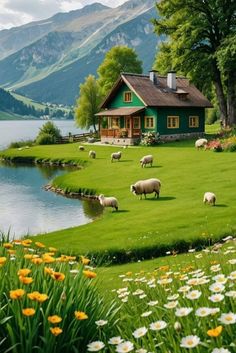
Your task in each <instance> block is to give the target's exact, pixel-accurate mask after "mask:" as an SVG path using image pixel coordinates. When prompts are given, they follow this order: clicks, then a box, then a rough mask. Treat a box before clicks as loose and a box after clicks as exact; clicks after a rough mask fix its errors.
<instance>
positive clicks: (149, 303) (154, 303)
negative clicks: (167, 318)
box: [148, 300, 158, 306]
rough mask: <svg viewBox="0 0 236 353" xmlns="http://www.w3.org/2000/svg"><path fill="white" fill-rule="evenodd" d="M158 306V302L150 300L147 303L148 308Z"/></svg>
mask: <svg viewBox="0 0 236 353" xmlns="http://www.w3.org/2000/svg"><path fill="white" fill-rule="evenodd" d="M157 304H158V300H151V301H150V302H148V305H149V306H155V305H157Z"/></svg>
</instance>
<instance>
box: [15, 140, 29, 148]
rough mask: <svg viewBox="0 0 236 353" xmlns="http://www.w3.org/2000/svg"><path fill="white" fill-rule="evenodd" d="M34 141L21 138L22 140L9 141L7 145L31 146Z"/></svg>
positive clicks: (16, 146)
mask: <svg viewBox="0 0 236 353" xmlns="http://www.w3.org/2000/svg"><path fill="white" fill-rule="evenodd" d="M34 143H35V141H34V140H25V141H24V140H22V141H15V142H11V143H10V145H9V148H20V147H27V146H29V147H31V146H33V145H34Z"/></svg>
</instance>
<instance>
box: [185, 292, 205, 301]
mask: <svg viewBox="0 0 236 353" xmlns="http://www.w3.org/2000/svg"><path fill="white" fill-rule="evenodd" d="M201 295H202V292H200V291H199V290H192V291H191V292H188V293H187V294H186V298H188V299H190V300H195V299H198V298H199V297H200V296H201Z"/></svg>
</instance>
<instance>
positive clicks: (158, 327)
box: [149, 320, 167, 331]
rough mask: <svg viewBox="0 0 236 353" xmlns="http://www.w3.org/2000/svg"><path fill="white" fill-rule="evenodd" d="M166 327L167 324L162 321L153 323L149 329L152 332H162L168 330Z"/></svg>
mask: <svg viewBox="0 0 236 353" xmlns="http://www.w3.org/2000/svg"><path fill="white" fill-rule="evenodd" d="M166 326H167V323H166V322H165V321H162V320H160V321H156V322H152V323H151V324H150V325H149V328H150V330H152V331H160V330H163V329H164V328H166Z"/></svg>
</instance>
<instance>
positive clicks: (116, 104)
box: [108, 83, 144, 108]
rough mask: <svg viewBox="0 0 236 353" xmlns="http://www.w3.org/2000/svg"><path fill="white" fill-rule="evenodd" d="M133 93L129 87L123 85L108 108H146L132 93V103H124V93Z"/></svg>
mask: <svg viewBox="0 0 236 353" xmlns="http://www.w3.org/2000/svg"><path fill="white" fill-rule="evenodd" d="M126 91H131V90H130V89H129V87H128V86H127V85H126V84H124V83H123V85H122V86H121V87H120V89H119V90H118V92H117V94H116V96H115V97H114V98H113V100H112V101H111V102H110V103H109V105H108V108H120V107H133V106H134V107H144V104H143V102H142V101H141V100H140V99H139V98H138V97H137V96H136V95H135V94H134V93H133V92H132V102H124V99H123V97H124V92H126Z"/></svg>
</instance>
